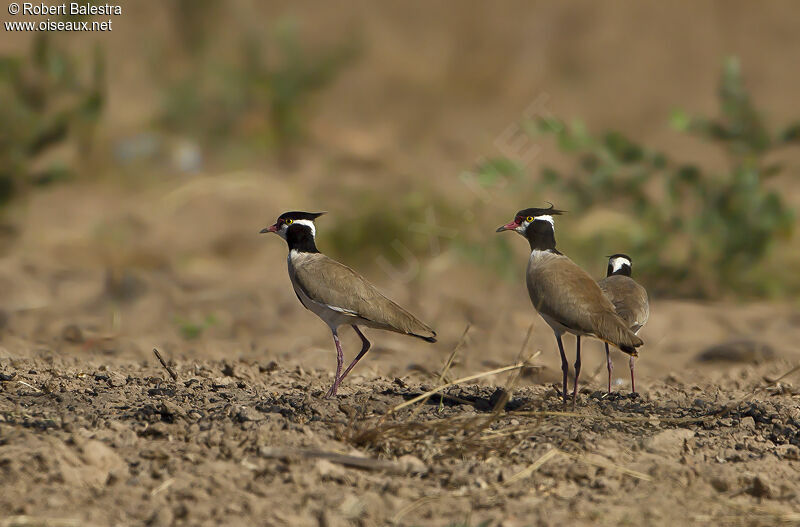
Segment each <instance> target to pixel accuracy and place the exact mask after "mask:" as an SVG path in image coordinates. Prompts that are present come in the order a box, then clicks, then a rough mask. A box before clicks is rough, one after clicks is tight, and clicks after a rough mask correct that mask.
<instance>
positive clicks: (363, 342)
mask: <svg viewBox="0 0 800 527" xmlns="http://www.w3.org/2000/svg"><path fill="white" fill-rule="evenodd" d="M353 329H354V330H356V333H357V334H358V336H359V337H361V351H359V352H358V355H356V358H355V359H353V362H351V363H350V366H348V367H347V369H346V370H344V373H343V374H342V377H341V379H339V381H340V382H341V381H343V380H344V378H345V377H347V374H348V373H350V370H352V369H353V366H355V365H356V363H357V362H358V361H359V360H361V357H363V356H364V355H365V354H366V353H367V352H368V351H369V346H370V344H369V341H368V340H367V337H365V336H364V334H363V333H361V330H360V329H358V326H356V325H355V324H353Z"/></svg>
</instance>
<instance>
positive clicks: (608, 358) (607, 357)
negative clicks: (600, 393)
mask: <svg viewBox="0 0 800 527" xmlns="http://www.w3.org/2000/svg"><path fill="white" fill-rule="evenodd" d="M606 363H607V364H608V393H611V370H613V369H614V365H613V364H612V363H611V353H610V352H609V351H608V342H606Z"/></svg>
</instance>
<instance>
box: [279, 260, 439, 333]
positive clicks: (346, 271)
mask: <svg viewBox="0 0 800 527" xmlns="http://www.w3.org/2000/svg"><path fill="white" fill-rule="evenodd" d="M293 262H294V276H295V282H296V283H297V285H298V286H299V287H301V288H302V289H303V292H304V293H305V294H306V295H308V297H309V298H311V299H312V300H313V301H315V302H318V303H320V304H325V305H327V306H328V307H330V308H331V309H335V310H338V311H342V312H344V313H348V314H352V315H355V316H358V317H360V318H363V319H364V320H367V321H369V322H370V323H371V324H370V325H372V326H374V327H377V328H380V329H387V330H390V331H396V332H398V333H406V334H409V335H413V336H415V337H420V338H422V339H425V340H428V341H431V342H433V341H435V339H434V337H436V332H435V331H433V330H432V329H431V328H430V327H428V326H427V325H426V324H424V323H423V322H422V321H420V320H419V319H417V318H416V317H415V316H414V315H412V314H411V313H409V312H408V311H406V310H405V309H403V308H402V307H400V306H399V305H397V304H395V303H394V302H392V301H391V300H389V299H388V298H386V297H385V296H383V294H382V293H381V292H380V291H378V289H377V288H376V287H375V286H373V285H372V284H370V283H369V282H368V281H367V280H366V279H364V278H363V277H362V276H361V275H359V274H358V273H356V272H355V271H353V270H352V269H350V268H349V267H347V266H346V265H344V264H341V263H339V262H337V261H336V260H333V259H331V258H328V257H327V256H325V255H324V254H320V253H314V254H303V255H302V256H299V257H296V259H295V260H293Z"/></svg>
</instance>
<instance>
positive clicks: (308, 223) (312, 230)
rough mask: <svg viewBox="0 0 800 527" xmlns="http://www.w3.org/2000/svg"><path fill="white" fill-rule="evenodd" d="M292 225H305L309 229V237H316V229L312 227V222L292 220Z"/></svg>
mask: <svg viewBox="0 0 800 527" xmlns="http://www.w3.org/2000/svg"><path fill="white" fill-rule="evenodd" d="M292 225H305V226H306V227H308V228H309V229H311V236H316V235H317V229H316V227H314V222H313V221H311V220H294V222H293V223H292Z"/></svg>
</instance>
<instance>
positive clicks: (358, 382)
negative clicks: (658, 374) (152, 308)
mask: <svg viewBox="0 0 800 527" xmlns="http://www.w3.org/2000/svg"><path fill="white" fill-rule="evenodd" d="M91 363H92V364H91V365H89V364H87V363H86V362H84V361H78V360H76V359H67V358H63V357H58V356H55V355H52V354H51V355H48V356H46V357H43V358H40V359H16V360H14V359H12V360H7V361H4V366H3V368H2V373H1V374H2V376H3V377H2V378H3V380H2V382H1V383H0V445H2V447H1V448H0V485H2V488H3V492H2V495H0V510H1V511H3V513H4V519H3V520H2V525H4V526H11V525H134V524H148V525H217V524H225V525H315V526H316V525H320V526H322V525H503V526H511V525H561V524H569V525H666V524H670V523H672V524H675V523H677V524H685V523H690V522H691V523H697V524H717V525H719V524H741V525H776V524H778V523H781V522H785V523H787V524H793V523H797V522H799V521H800V514H798V512H797V510H798V503H800V497H799V496H798V493H800V480H799V479H798V477H797V469H798V467H800V448H798V447H800V409H798V405H797V401H798V399H797V395H796V392H795V391H793V389H792V388H791V386H790V385H788V384H784V383H783V382H780V383H775V384H769V383H767V382H765V381H764V380H763V379H762V374H763V373H765V372H767V371H772V370H773V368H765V367H759V368H746V367H739V368H734V369H732V370H730V371H729V372H728V374H727V375H724V376H722V377H721V378H720V379H719V382H714V383H712V382H709V381H706V380H703V381H692V382H688V383H685V382H681V381H679V380H678V379H675V378H666V379H662V380H658V381H653V380H650V381H648V382H647V383H646V385H647V386H646V388H644V389H643V393H642V395H641V396H640V397H636V398H634V397H631V396H630V395H628V394H627V390H626V389H622V390H620V391H619V392H617V393H614V394H612V395H611V396H607V395H606V393H604V391H601V390H597V389H596V387H591V388H589V389H586V390H583V391H582V392H581V394H580V399H579V403H578V405H577V406H576V408H575V410H574V411H572V410H571V409H570V408H569V407H568V408H566V411H565V408H563V407H562V404H561V403H560V402H559V399H558V395H557V393H556V390H555V389H554V388H552V387H549V386H547V385H543V386H524V387H521V388H520V389H518V390H515V391H513V393H512V395H511V398H510V400H509V401H508V403H507V404H506V406H505V410H502V409H501V406H502V402H503V400H502V392H498V391H497V390H496V388H495V387H492V386H478V385H466V386H462V387H453V388H450V389H448V390H447V391H446V393H447V395H448V396H452V398H448V399H446V400H445V401H444V403H443V404H440V400H439V398H438V397H436V396H434V397H432V398H431V399H430V400H428V401H427V403H425V404H420V405H417V406H412V407H407V408H405V409H401V410H399V411H398V413H397V414H395V415H392V416H390V417H388V418H385V416H386V415H387V412H388V411H389V410H390V409H391V408H392V407H394V406H396V405H398V404H400V403H403V402H404V401H406V400H409V399H410V398H412V397H414V396H416V395H418V394H420V393H422V391H423V390H425V389H426V388H430V387H431V386H432V385H433V384H434V383H427V384H426V383H423V384H420V383H419V382H418V381H417V380H416V379H408V378H407V377H401V378H394V379H393V378H391V377H373V376H371V375H370V376H369V377H368V378H364V377H361V376H355V377H353V378H352V379H350V382H349V383H348V387H347V388H346V389H344V390H343V392H344V395H343V396H341V397H339V398H337V399H335V400H329V399H324V398H323V397H322V396H323V394H324V391H325V390H326V389H327V386H328V384H329V382H330V376H329V375H328V372H327V371H323V370H314V371H306V370H304V369H302V368H300V367H296V368H294V369H286V368H285V367H284V366H282V365H281V364H280V363H276V362H264V361H259V362H254V361H186V360H180V361H178V362H177V364H176V365H175V370H176V372H177V376H178V381H177V382H173V380H172V379H171V378H170V377H169V376H168V375H167V373H166V371H165V370H164V369H162V367H161V366H160V365H159V364H158V363H157V362H156V361H155V359H153V360H151V361H147V362H144V361H143V362H142V363H138V364H137V363H125V364H119V365H116V364H113V365H110V364H108V363H103V362H98V361H91ZM505 375H506V376H508V374H505ZM525 375H527V374H526V373H523V376H522V379H521V384H526V383H525V382H524V380H525V379H524V378H525ZM641 382H642V384H645V383H644V382H643V381H641Z"/></svg>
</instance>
